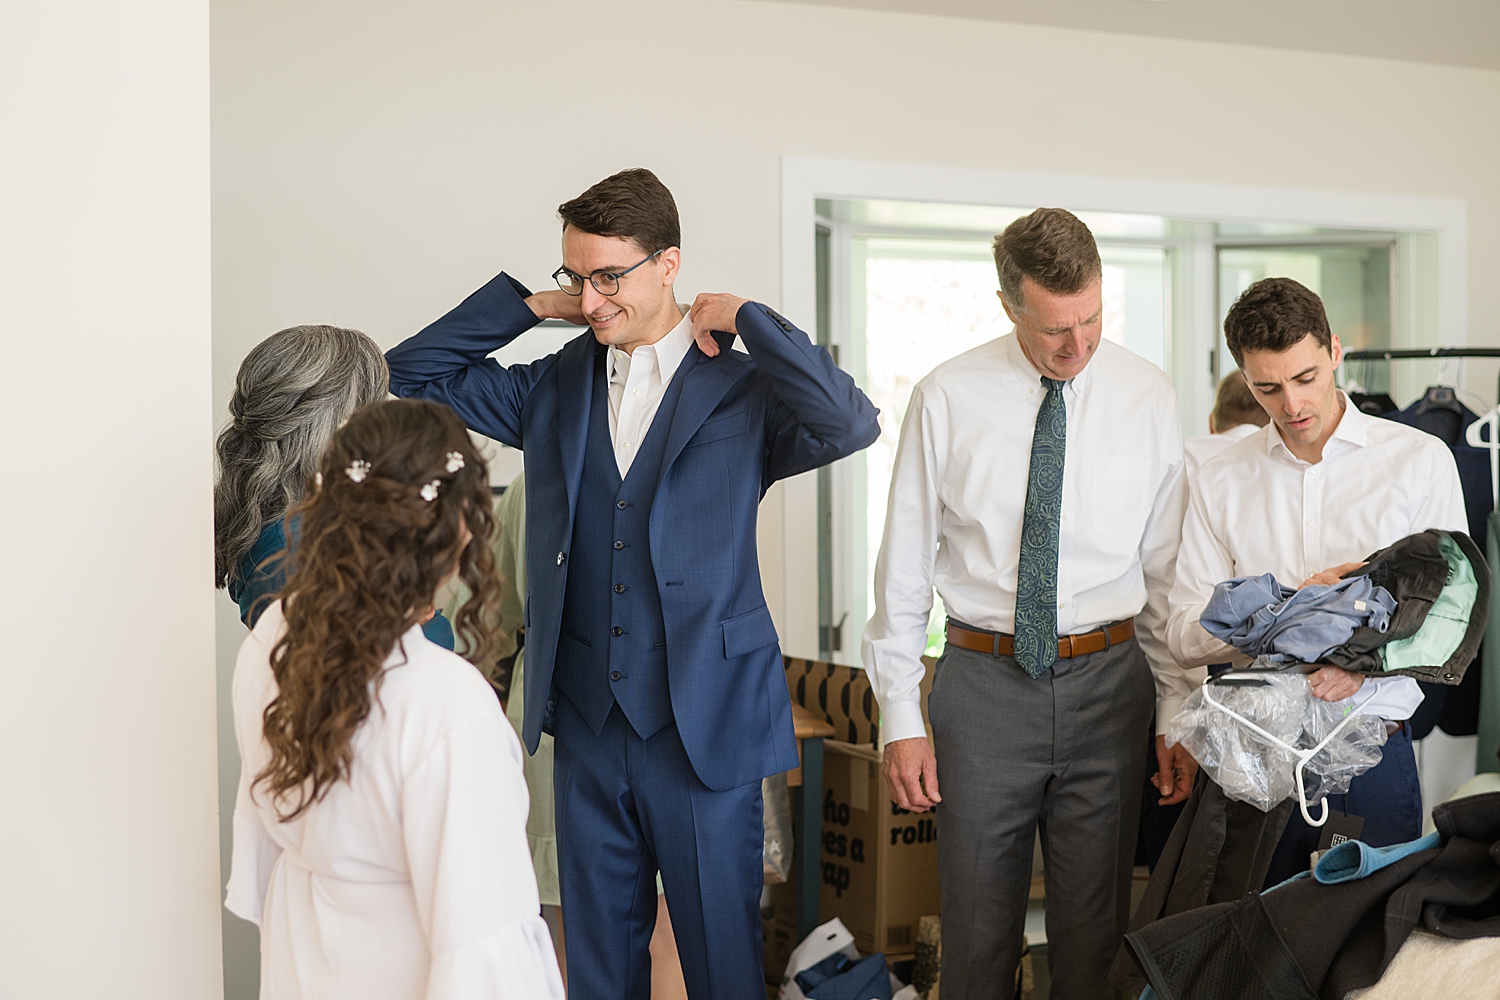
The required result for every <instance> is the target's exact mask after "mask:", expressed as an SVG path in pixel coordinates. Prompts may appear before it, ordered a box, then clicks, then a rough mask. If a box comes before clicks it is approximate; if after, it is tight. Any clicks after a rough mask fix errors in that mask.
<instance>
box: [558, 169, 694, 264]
mask: <svg viewBox="0 0 1500 1000" xmlns="http://www.w3.org/2000/svg"><path fill="white" fill-rule="evenodd" d="M557 214H558V215H559V216H561V217H562V221H563V225H564V226H572V227H573V228H574V229H578V230H581V231H583V232H585V233H593V234H594V235H595V236H620V237H623V238H625V239H628V240H631V241H632V242H634V243H635V244H636V245H637V246H639V247H640V248H641V250H642V251H643V252H645V253H656V251H658V250H665V249H666V248H667V247H675V246H680V245H681V239H682V227H681V225H679V223H678V221H677V202H676V201H674V200H673V199H672V192H670V191H668V190H667V186H666V185H665V184H663V183H662V182H661V181H659V180H657V178H656V175H655V174H653V173H652V172H651V171H649V170H647V169H646V168H644V167H635V168H633V169H631V170H622V171H620V172H619V173H617V174H614V175H612V176H609V177H606V178H604V180H602V181H600V182H599V183H598V184H595V185H594V186H593V187H591V188H589V189H588V190H587V191H585V192H583V194H581V195H579V196H578V197H577V198H574V199H573V200H572V201H565V202H563V203H562V204H561V205H559V206H558V207H557Z"/></svg>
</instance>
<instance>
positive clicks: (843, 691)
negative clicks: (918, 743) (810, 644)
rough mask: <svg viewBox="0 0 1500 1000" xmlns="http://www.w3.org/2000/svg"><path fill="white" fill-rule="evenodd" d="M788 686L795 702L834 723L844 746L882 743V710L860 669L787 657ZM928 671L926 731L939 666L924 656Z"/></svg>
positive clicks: (925, 678) (924, 684) (925, 682)
mask: <svg viewBox="0 0 1500 1000" xmlns="http://www.w3.org/2000/svg"><path fill="white" fill-rule="evenodd" d="M782 659H783V661H784V662H785V664H786V684H787V688H788V690H790V691H791V694H792V701H794V702H796V703H797V704H798V705H801V706H802V707H803V708H806V709H808V710H810V711H811V712H813V713H814V714H816V715H820V716H822V717H823V718H824V719H826V720H828V721H829V722H831V723H832V724H833V727H834V730H835V732H834V736H833V739H835V740H838V741H839V742H841V743H877V742H879V740H880V709H879V706H878V705H876V704H875V694H874V692H873V691H871V690H870V678H869V676H868V675H867V674H866V673H865V672H864V670H863V669H861V668H860V667H844V666H839V665H838V664H835V663H824V662H822V661H820V660H804V659H800V658H797V657H792V656H786V657H783V658H782ZM922 663H923V665H924V666H925V667H926V668H927V672H926V674H925V675H924V676H923V677H922V683H921V692H922V721H923V722H924V723H927V732H928V734H929V735H930V734H931V733H932V724H931V722H928V719H927V696H928V695H929V694H931V693H932V671H933V666H934V664H935V663H936V661H935V660H933V658H932V657H930V656H924V657H922Z"/></svg>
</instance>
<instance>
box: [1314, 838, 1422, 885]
mask: <svg viewBox="0 0 1500 1000" xmlns="http://www.w3.org/2000/svg"><path fill="white" fill-rule="evenodd" d="M1441 843H1442V841H1441V839H1440V838H1439V837H1438V832H1437V831H1436V830H1434V831H1432V832H1431V833H1429V834H1428V835H1427V836H1425V837H1422V838H1420V839H1418V840H1411V841H1407V842H1406V843H1404V844H1392V845H1391V846H1389V847H1371V846H1370V845H1369V844H1367V843H1365V842H1364V841H1363V840H1346V841H1344V842H1343V843H1342V844H1336V845H1334V846H1333V847H1330V848H1329V849H1328V850H1327V851H1325V852H1324V853H1323V856H1322V857H1321V858H1319V859H1318V863H1317V865H1315V866H1314V867H1313V870H1312V874H1313V878H1315V879H1317V880H1318V881H1319V882H1322V883H1323V884H1324V885H1337V884H1339V883H1340V882H1352V881H1354V880H1355V879H1359V878H1364V877H1365V876H1367V875H1373V874H1374V873H1375V872H1378V871H1380V869H1382V868H1385V867H1386V866H1387V865H1393V864H1395V863H1396V862H1397V861H1400V860H1401V859H1402V858H1404V857H1406V856H1407V855H1409V854H1416V853H1417V852H1418V851H1426V850H1430V849H1431V848H1434V847H1439V846H1441Z"/></svg>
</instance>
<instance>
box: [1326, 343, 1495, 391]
mask: <svg viewBox="0 0 1500 1000" xmlns="http://www.w3.org/2000/svg"><path fill="white" fill-rule="evenodd" d="M1436 358H1500V347H1417V348H1402V349H1400V350H1394V349H1393V350H1375V351H1345V352H1344V360H1345V361H1432V360H1434V359H1436ZM1495 398H1496V399H1500V379H1497V381H1496V396H1495Z"/></svg>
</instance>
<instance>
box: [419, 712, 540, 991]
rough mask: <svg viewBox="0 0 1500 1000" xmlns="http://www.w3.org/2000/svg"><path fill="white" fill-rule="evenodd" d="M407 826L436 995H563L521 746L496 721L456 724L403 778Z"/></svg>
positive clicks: (506, 726)
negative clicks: (531, 837)
mask: <svg viewBox="0 0 1500 1000" xmlns="http://www.w3.org/2000/svg"><path fill="white" fill-rule="evenodd" d="M402 789H403V790H402V806H401V812H402V820H401V823H402V831H403V835H404V838H405V841H406V852H407V861H408V864H409V866H410V871H411V880H412V889H413V892H414V893H415V895H416V902H417V912H418V914H419V916H420V918H421V921H422V925H423V928H424V929H425V930H426V933H427V939H428V942H429V946H430V948H431V952H432V971H431V975H430V978H429V980H428V986H427V1000H480V998H483V1000H562V998H563V985H562V974H561V972H560V971H559V969H558V965H557V956H556V954H555V953H554V952H553V950H552V936H551V933H550V932H549V930H548V928H547V924H546V921H544V920H542V918H541V904H540V902H539V901H538V897H537V886H536V875H535V873H534V872H533V871H532V867H531V849H530V845H529V842H528V840H527V837H526V813H527V809H528V806H529V803H530V796H529V793H528V792H527V790H526V784H525V780H524V779H523V777H522V773H521V747H520V743H519V742H518V741H517V739H516V736H515V733H514V732H512V731H511V728H510V725H509V724H508V723H507V722H506V721H505V719H504V718H503V717H501V715H500V709H499V705H498V704H496V705H495V711H494V715H493V718H489V717H485V718H481V719H476V720H472V721H470V722H468V723H465V724H463V725H461V726H459V727H458V728H456V729H454V730H452V731H450V732H449V733H448V734H447V735H446V736H445V737H444V738H443V740H442V742H440V743H439V744H438V746H437V747H436V748H435V749H434V750H433V751H432V752H431V753H429V754H428V755H427V757H426V758H424V759H423V760H422V761H421V762H420V763H419V764H418V765H417V766H416V767H415V768H414V769H413V770H412V772H411V773H409V774H407V775H406V776H405V779H404V780H403V782H402Z"/></svg>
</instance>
